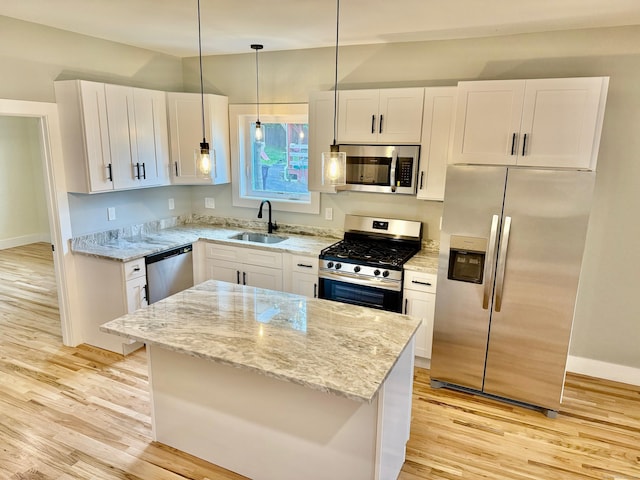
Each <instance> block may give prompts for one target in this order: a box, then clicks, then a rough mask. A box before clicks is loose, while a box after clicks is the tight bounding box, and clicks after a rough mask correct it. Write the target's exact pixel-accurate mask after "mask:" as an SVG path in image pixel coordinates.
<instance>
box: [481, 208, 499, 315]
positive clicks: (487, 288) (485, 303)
mask: <svg viewBox="0 0 640 480" xmlns="http://www.w3.org/2000/svg"><path fill="white" fill-rule="evenodd" d="M499 221H500V217H499V216H498V215H494V216H493V218H492V219H491V233H490V235H489V248H488V249H487V257H486V260H485V263H484V270H485V272H484V279H485V280H484V294H483V296H482V308H484V309H485V310H488V309H489V299H490V298H491V288H492V287H493V275H494V271H493V266H494V265H495V260H494V259H495V257H496V243H497V242H498V222H499Z"/></svg>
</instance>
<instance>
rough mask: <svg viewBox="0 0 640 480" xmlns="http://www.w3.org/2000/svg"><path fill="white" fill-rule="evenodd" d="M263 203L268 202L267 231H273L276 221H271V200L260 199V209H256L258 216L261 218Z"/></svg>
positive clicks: (276, 225) (275, 228) (276, 226)
mask: <svg viewBox="0 0 640 480" xmlns="http://www.w3.org/2000/svg"><path fill="white" fill-rule="evenodd" d="M265 203H266V204H268V206H269V221H268V223H267V232H268V233H273V232H274V231H275V230H277V229H278V224H277V223H276V222H273V223H271V202H270V201H269V200H262V202H260V209H259V210H258V218H262V206H263V205H264V204H265Z"/></svg>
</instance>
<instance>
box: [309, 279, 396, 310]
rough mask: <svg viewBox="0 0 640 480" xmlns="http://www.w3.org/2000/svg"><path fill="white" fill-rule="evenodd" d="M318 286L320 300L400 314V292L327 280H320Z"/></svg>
mask: <svg viewBox="0 0 640 480" xmlns="http://www.w3.org/2000/svg"><path fill="white" fill-rule="evenodd" d="M319 284H320V288H319V297H320V298H324V299H327V300H334V301H336V302H343V303H351V304H352V305H360V306H363V307H371V308H378V309H380V310H388V311H390V312H398V313H402V291H394V290H387V289H384V288H377V287H370V286H368V285H358V284H356V283H348V282H342V281H339V280H333V279H328V278H320V279H319Z"/></svg>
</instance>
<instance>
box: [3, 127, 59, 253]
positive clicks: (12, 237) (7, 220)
mask: <svg viewBox="0 0 640 480" xmlns="http://www.w3.org/2000/svg"><path fill="white" fill-rule="evenodd" d="M39 131H40V130H39V121H38V119H35V118H26V117H0V172H2V175H0V249H1V248H10V247H14V246H17V245H25V244H28V243H32V242H36V241H49V239H50V235H49V220H48V218H47V204H46V200H45V194H44V178H43V163H42V156H41V154H40V133H39Z"/></svg>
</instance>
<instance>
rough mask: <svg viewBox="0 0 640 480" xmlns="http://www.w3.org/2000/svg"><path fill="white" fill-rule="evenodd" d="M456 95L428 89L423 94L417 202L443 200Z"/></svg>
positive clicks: (453, 90)
mask: <svg viewBox="0 0 640 480" xmlns="http://www.w3.org/2000/svg"><path fill="white" fill-rule="evenodd" d="M456 92H457V87H428V88H425V90H424V116H423V120H422V143H421V146H420V168H419V171H418V193H417V198H418V199H419V200H437V201H442V200H444V184H445V177H446V173H447V164H448V160H449V150H450V144H451V133H452V129H453V114H454V110H455V103H456Z"/></svg>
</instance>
